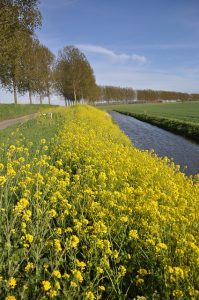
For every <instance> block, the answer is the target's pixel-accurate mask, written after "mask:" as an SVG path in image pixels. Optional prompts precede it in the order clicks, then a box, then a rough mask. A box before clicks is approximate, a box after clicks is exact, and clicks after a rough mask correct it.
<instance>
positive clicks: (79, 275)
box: [73, 270, 84, 282]
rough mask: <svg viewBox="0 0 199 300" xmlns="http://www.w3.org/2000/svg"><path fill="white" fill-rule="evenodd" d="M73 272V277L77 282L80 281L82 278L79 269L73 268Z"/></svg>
mask: <svg viewBox="0 0 199 300" xmlns="http://www.w3.org/2000/svg"><path fill="white" fill-rule="evenodd" d="M73 273H74V277H75V279H77V280H78V281H79V282H82V281H83V280H84V278H83V276H82V274H81V272H80V271H77V270H74V272H73Z"/></svg>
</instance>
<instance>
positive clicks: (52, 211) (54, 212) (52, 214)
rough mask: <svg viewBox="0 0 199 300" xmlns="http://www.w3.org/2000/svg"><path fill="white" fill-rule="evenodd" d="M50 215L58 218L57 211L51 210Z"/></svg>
mask: <svg viewBox="0 0 199 300" xmlns="http://www.w3.org/2000/svg"><path fill="white" fill-rule="evenodd" d="M48 214H49V216H50V217H51V218H54V217H55V216H56V214H57V212H56V210H55V209H51V210H49V212H48Z"/></svg>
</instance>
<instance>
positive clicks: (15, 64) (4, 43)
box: [0, 0, 41, 103]
mask: <svg viewBox="0 0 199 300" xmlns="http://www.w3.org/2000/svg"><path fill="white" fill-rule="evenodd" d="M37 3H38V0H14V1H11V0H10V1H9V0H2V1H1V3H0V82H1V84H2V85H3V87H5V88H7V89H8V90H10V91H12V90H13V92H14V101H15V103H17V89H18V87H19V83H20V79H19V78H18V75H19V71H20V68H19V67H20V59H21V57H22V55H23V52H24V49H25V48H26V47H27V45H26V41H27V38H28V37H30V36H32V35H33V33H34V29H35V28H36V27H37V26H39V25H40V23H41V15H40V13H39V11H38V8H37Z"/></svg>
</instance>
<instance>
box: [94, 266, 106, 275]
mask: <svg viewBox="0 0 199 300" xmlns="http://www.w3.org/2000/svg"><path fill="white" fill-rule="evenodd" d="M96 270H97V273H98V274H102V273H104V270H103V269H102V268H101V267H97V268H96Z"/></svg>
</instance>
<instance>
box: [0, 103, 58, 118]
mask: <svg viewBox="0 0 199 300" xmlns="http://www.w3.org/2000/svg"><path fill="white" fill-rule="evenodd" d="M49 108H51V109H52V108H53V109H54V108H55V106H52V105H40V104H0V121H3V120H7V119H12V118H16V117H20V116H25V115H28V114H31V113H36V112H40V111H44V110H46V109H49Z"/></svg>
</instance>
